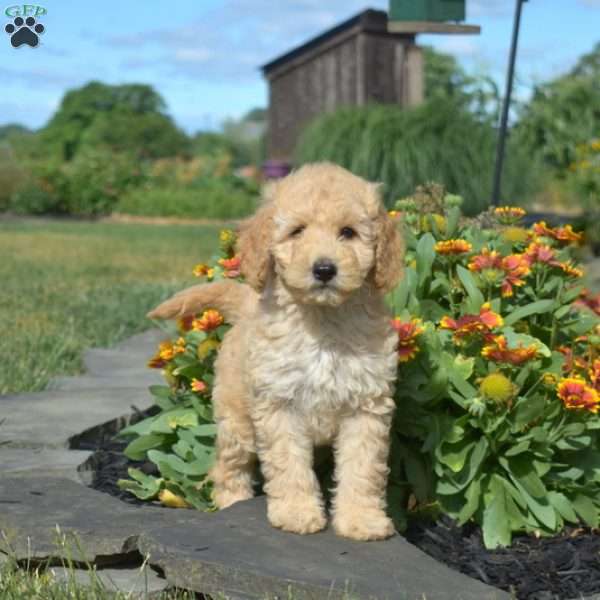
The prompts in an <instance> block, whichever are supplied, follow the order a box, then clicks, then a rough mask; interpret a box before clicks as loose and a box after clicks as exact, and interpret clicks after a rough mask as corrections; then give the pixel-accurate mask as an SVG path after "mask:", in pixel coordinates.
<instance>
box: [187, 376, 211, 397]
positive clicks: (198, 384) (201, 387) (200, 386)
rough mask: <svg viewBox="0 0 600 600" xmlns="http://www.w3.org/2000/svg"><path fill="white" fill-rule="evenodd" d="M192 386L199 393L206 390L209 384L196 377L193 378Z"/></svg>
mask: <svg viewBox="0 0 600 600" xmlns="http://www.w3.org/2000/svg"><path fill="white" fill-rule="evenodd" d="M190 387H191V388H192V391H193V392H197V393H198V394H200V393H202V392H205V391H206V388H207V385H206V383H204V381H200V380H199V379H196V378H195V377H194V378H192V383H191V384H190Z"/></svg>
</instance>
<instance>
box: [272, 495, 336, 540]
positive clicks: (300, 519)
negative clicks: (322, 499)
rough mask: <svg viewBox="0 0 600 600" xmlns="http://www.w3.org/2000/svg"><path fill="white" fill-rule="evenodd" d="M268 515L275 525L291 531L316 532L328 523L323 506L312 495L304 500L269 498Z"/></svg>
mask: <svg viewBox="0 0 600 600" xmlns="http://www.w3.org/2000/svg"><path fill="white" fill-rule="evenodd" d="M267 516H268V518H269V522H270V523H271V525H273V527H278V528H279V529H283V530H284V531H289V532H291V533H300V534H307V533H316V532H317V531H321V529H324V528H325V525H326V524H327V519H326V517H325V512H324V511H323V508H322V507H321V506H320V505H319V503H318V502H317V500H316V499H315V498H311V497H309V498H307V499H306V500H304V501H299V500H298V499H294V500H287V499H285V498H284V499H270V498H269V499H267Z"/></svg>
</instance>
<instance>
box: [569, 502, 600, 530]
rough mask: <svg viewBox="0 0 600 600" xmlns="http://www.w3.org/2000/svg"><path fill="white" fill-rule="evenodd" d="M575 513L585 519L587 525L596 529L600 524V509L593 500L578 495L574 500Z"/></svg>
mask: <svg viewBox="0 0 600 600" xmlns="http://www.w3.org/2000/svg"><path fill="white" fill-rule="evenodd" d="M573 508H574V509H575V512H576V513H577V514H578V515H579V516H580V517H581V518H582V519H583V521H584V522H585V524H586V525H588V526H589V527H592V528H594V529H596V528H597V527H598V525H599V523H600V520H599V518H598V507H597V506H596V505H595V504H594V502H593V501H592V499H591V498H588V497H587V496H584V495H583V494H578V495H577V496H575V498H574V499H573Z"/></svg>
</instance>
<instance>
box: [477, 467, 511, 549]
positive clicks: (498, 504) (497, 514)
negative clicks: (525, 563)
mask: <svg viewBox="0 0 600 600" xmlns="http://www.w3.org/2000/svg"><path fill="white" fill-rule="evenodd" d="M486 497H487V498H489V504H487V506H486V507H485V509H484V511H483V523H482V529H483V542H484V544H485V547H486V548H488V549H493V548H498V547H499V546H505V547H506V546H510V543H511V540H512V533H511V529H510V522H509V519H508V515H507V511H506V491H505V489H504V486H503V485H502V482H501V481H499V480H498V478H497V477H496V476H494V475H492V478H491V481H490V486H489V494H486Z"/></svg>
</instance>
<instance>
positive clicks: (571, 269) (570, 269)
mask: <svg viewBox="0 0 600 600" xmlns="http://www.w3.org/2000/svg"><path fill="white" fill-rule="evenodd" d="M558 266H559V267H560V268H561V269H562V270H563V271H564V272H565V274H566V275H568V276H569V277H583V269H580V268H578V267H576V266H574V265H573V263H571V262H563V263H559V264H558Z"/></svg>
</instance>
